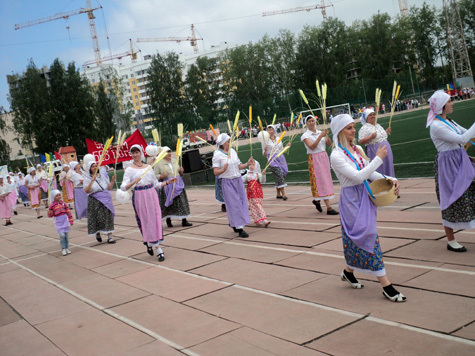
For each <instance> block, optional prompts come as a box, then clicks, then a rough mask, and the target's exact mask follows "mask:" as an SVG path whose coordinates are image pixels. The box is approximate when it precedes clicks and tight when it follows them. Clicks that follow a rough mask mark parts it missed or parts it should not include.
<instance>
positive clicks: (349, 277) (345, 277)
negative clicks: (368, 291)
mask: <svg viewBox="0 0 475 356" xmlns="http://www.w3.org/2000/svg"><path fill="white" fill-rule="evenodd" d="M340 278H341V280H342V281H346V282H348V283H349V284H350V286H351V287H352V288H355V289H361V288H364V285H363V284H362V283H360V281H358V280H357V279H356V278H355V275H354V274H353V273H350V272H347V271H346V270H343V272H341V274H340Z"/></svg>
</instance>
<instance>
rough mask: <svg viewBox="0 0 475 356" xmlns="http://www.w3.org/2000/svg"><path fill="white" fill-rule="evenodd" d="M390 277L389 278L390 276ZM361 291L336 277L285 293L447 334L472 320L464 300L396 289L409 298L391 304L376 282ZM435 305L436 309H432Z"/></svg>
mask: <svg viewBox="0 0 475 356" xmlns="http://www.w3.org/2000/svg"><path fill="white" fill-rule="evenodd" d="M389 278H391V275H389ZM364 285H365V287H364V288H363V289H352V288H351V287H350V286H349V285H348V283H346V282H342V281H341V280H340V278H339V277H335V276H329V277H326V278H322V279H320V280H318V281H316V282H312V283H309V284H307V285H304V286H301V287H298V288H295V289H293V290H291V291H288V292H286V293H285V294H286V295H289V296H291V297H293V298H298V299H302V300H307V301H312V302H315V303H321V304H324V305H329V306H332V307H335V308H344V309H345V310H349V311H352V312H355V313H359V314H364V315H366V314H368V313H371V315H372V316H374V317H378V318H382V319H385V320H390V321H395V322H400V323H403V324H408V325H412V326H417V327H421V328H426V329H430V330H436V331H439V332H445V333H449V332H451V331H453V330H455V329H457V328H459V327H461V326H462V325H466V324H467V323H469V322H470V321H472V320H473V319H474V317H475V314H474V313H470V312H468V311H469V310H473V308H472V305H473V301H472V300H471V299H470V298H467V297H459V296H454V295H448V294H442V293H439V292H437V291H434V292H432V291H422V290H417V289H413V288H405V287H404V286H402V287H400V286H396V288H397V289H398V290H400V291H401V292H402V293H404V295H405V296H406V297H407V298H408V301H407V302H406V303H392V302H390V301H389V300H387V299H386V298H384V296H383V295H382V288H381V286H380V284H379V283H378V282H373V281H365V282H364ZM434 305H437V308H434Z"/></svg>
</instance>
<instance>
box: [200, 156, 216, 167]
mask: <svg viewBox="0 0 475 356" xmlns="http://www.w3.org/2000/svg"><path fill="white" fill-rule="evenodd" d="M213 155H214V152H208V153H204V154H202V155H201V160H202V162H203V164H204V166H205V169H208V168H211V167H213Z"/></svg>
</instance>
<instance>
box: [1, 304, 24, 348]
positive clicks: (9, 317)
mask: <svg viewBox="0 0 475 356" xmlns="http://www.w3.org/2000/svg"><path fill="white" fill-rule="evenodd" d="M22 319H23V318H22V317H21V316H20V315H19V314H18V313H17V312H15V310H14V309H12V307H11V306H9V305H8V304H7V303H6V302H5V301H4V300H3V299H1V298H0V327H1V326H3V325H7V324H10V323H14V322H16V321H18V320H22ZM0 345H1V343H0Z"/></svg>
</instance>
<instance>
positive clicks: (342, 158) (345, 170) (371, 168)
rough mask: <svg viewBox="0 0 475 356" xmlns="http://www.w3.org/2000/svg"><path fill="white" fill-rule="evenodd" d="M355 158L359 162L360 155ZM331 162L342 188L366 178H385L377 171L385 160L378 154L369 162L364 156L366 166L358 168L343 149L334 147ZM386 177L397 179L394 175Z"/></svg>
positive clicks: (357, 183)
mask: <svg viewBox="0 0 475 356" xmlns="http://www.w3.org/2000/svg"><path fill="white" fill-rule="evenodd" d="M358 147H359V146H358ZM360 148H361V147H360ZM355 158H356V159H357V160H358V162H359V156H356V157H355ZM330 162H331V166H332V168H333V171H334V172H335V174H336V176H337V178H338V180H339V181H340V185H341V187H342V188H343V187H351V186H354V185H359V184H362V183H363V182H364V181H365V180H366V179H369V180H371V181H375V180H377V179H381V178H384V176H383V175H382V174H381V173H378V172H376V170H377V169H378V168H379V166H381V165H382V164H383V160H382V159H381V158H379V157H378V156H376V157H375V158H374V159H373V160H372V161H371V162H368V161H367V160H366V159H364V158H363V164H364V168H362V169H361V170H358V169H357V168H356V165H355V163H354V162H353V161H352V160H351V159H350V158H349V157H348V156H347V155H346V154H345V152H344V151H343V150H341V149H334V150H333V152H332V153H331V155H330ZM386 178H390V179H392V180H396V179H395V178H393V177H388V176H386Z"/></svg>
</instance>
